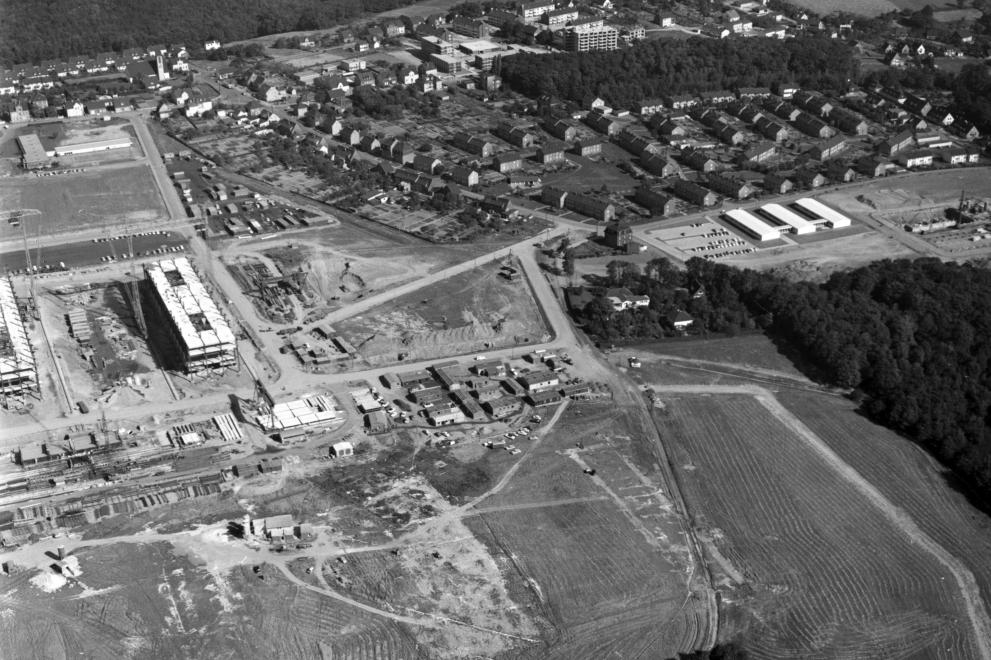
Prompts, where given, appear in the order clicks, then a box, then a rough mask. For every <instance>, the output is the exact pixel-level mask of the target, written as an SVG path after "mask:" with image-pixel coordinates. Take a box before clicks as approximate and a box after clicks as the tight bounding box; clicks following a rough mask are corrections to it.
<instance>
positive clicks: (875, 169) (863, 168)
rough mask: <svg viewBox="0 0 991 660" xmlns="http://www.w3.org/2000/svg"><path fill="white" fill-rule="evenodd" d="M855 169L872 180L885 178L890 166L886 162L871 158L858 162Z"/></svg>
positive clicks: (866, 157) (867, 157)
mask: <svg viewBox="0 0 991 660" xmlns="http://www.w3.org/2000/svg"><path fill="white" fill-rule="evenodd" d="M855 167H856V169H857V171H858V172H860V173H861V174H863V175H864V176H869V177H871V178H874V177H879V176H884V175H885V174H887V172H888V166H887V164H886V163H885V162H884V161H882V160H879V159H877V158H873V157H871V156H865V157H864V158H861V159H860V160H858V161H857V163H856V166H855Z"/></svg>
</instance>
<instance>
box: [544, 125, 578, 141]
mask: <svg viewBox="0 0 991 660" xmlns="http://www.w3.org/2000/svg"><path fill="white" fill-rule="evenodd" d="M544 130H546V131H547V132H548V133H550V134H551V135H553V136H554V137H556V138H558V139H559V140H564V141H566V142H571V141H572V140H574V139H575V138H576V137H577V135H578V129H576V128H575V127H574V126H572V125H571V123H570V122H568V121H566V120H564V119H554V120H551V121H548V122H546V123H544Z"/></svg>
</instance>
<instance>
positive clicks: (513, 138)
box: [495, 122, 534, 149]
mask: <svg viewBox="0 0 991 660" xmlns="http://www.w3.org/2000/svg"><path fill="white" fill-rule="evenodd" d="M495 134H496V136H497V137H499V138H501V139H503V140H505V141H506V142H508V143H510V144H511V145H513V146H514V147H516V148H518V149H529V148H530V147H532V146H533V140H534V137H533V134H532V133H529V132H528V131H527V130H526V129H525V128H523V127H521V126H514V125H513V124H511V123H509V122H500V123H499V124H498V126H496V129H495Z"/></svg>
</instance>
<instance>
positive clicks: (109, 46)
mask: <svg viewBox="0 0 991 660" xmlns="http://www.w3.org/2000/svg"><path fill="white" fill-rule="evenodd" d="M409 4H412V3H411V2H410V1H409V0H211V2H200V1H199V0H173V1H172V2H152V3H147V2H133V1H131V0H46V2H35V1H34V0H6V1H5V2H4V3H3V11H2V12H0V14H2V15H0V64H3V65H7V66H9V65H12V64H19V63H27V62H40V61H41V60H46V59H63V58H66V57H70V56H73V55H83V54H95V53H97V52H103V51H121V50H123V49H125V48H135V47H142V46H150V45H153V44H159V43H161V44H178V43H181V44H184V45H186V46H187V47H189V48H196V47H200V46H202V44H203V43H204V42H205V41H207V40H210V39H219V40H220V41H221V42H228V41H237V40H241V39H250V38H253V37H259V36H264V35H267V34H277V33H280V32H290V31H294V30H315V29H319V28H327V27H333V26H335V25H340V24H342V23H345V22H347V21H349V20H351V19H353V18H355V17H357V16H360V15H362V14H365V13H376V12H380V11H386V10H389V9H395V8H397V7H403V6H406V5H409Z"/></svg>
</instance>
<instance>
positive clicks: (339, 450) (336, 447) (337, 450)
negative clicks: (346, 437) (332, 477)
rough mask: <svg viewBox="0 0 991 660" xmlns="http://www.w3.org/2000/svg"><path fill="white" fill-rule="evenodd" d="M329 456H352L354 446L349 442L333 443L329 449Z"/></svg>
mask: <svg viewBox="0 0 991 660" xmlns="http://www.w3.org/2000/svg"><path fill="white" fill-rule="evenodd" d="M330 455H331V456H335V457H337V458H343V457H345V456H354V445H352V444H351V443H350V442H335V443H334V444H333V445H331V447H330Z"/></svg>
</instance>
